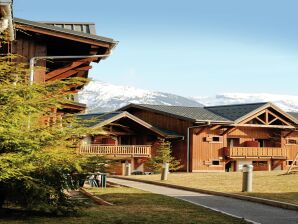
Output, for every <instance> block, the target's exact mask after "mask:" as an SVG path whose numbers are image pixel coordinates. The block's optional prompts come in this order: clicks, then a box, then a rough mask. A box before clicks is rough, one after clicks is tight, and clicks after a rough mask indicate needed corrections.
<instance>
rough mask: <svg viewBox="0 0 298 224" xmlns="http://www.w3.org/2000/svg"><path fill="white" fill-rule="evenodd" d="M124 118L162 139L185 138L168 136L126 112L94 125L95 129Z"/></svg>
mask: <svg viewBox="0 0 298 224" xmlns="http://www.w3.org/2000/svg"><path fill="white" fill-rule="evenodd" d="M122 118H128V119H130V120H132V121H134V122H136V123H138V124H139V125H141V126H143V127H145V128H147V129H149V130H151V131H152V132H154V133H155V134H157V135H158V136H160V137H163V138H177V137H183V136H177V135H173V134H167V133H165V132H164V131H162V130H160V129H158V128H156V127H154V126H152V125H151V124H149V123H147V122H145V121H143V120H141V119H140V118H138V117H136V116H134V115H132V114H130V113H128V112H126V111H123V112H122V113H119V114H118V115H116V116H113V117H112V118H110V119H107V120H105V121H102V122H100V123H98V124H96V125H94V126H93V127H104V126H106V125H108V124H111V123H112V122H115V121H117V120H120V119H122Z"/></svg>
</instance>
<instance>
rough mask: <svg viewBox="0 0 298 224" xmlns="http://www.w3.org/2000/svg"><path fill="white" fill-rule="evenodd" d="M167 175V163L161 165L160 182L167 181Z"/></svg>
mask: <svg viewBox="0 0 298 224" xmlns="http://www.w3.org/2000/svg"><path fill="white" fill-rule="evenodd" d="M168 173H169V163H164V164H162V169H161V180H167V179H168Z"/></svg>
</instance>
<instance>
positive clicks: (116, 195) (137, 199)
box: [0, 187, 246, 224]
mask: <svg viewBox="0 0 298 224" xmlns="http://www.w3.org/2000/svg"><path fill="white" fill-rule="evenodd" d="M91 191H92V192H93V193H95V194H96V195H98V196H99V197H101V198H102V199H104V200H106V201H109V202H112V203H113V204H114V205H113V206H98V205H94V204H91V203H90V205H89V207H86V208H84V211H83V213H82V215H81V216H77V217H38V216H35V217H28V216H27V217H26V216H24V217H22V216H16V217H14V218H11V217H10V218H9V216H8V218H3V217H1V216H0V217H1V218H0V223H1V224H2V223H3V224H4V223H5V224H10V223H16V224H24V223H32V224H35V223H36V224H37V223H38V224H40V223H42V224H51V223H53V224H58V223H59V224H66V223H67V224H81V223H84V224H95V223H105V224H113V223H115V224H124V223H127V224H134V223H142V224H146V223H148V224H149V223H150V224H151V223H155V224H158V223H171V224H172V223H189V224H191V223H192V224H195V223H204V224H205V223H206V224H208V223H232V224H233V223H246V222H244V221H243V220H239V219H236V218H232V217H229V216H227V215H224V214H221V213H217V212H214V211H211V210H209V209H205V208H202V207H199V206H196V205H193V204H190V203H187V202H184V201H180V200H177V199H174V198H170V197H167V196H162V195H157V194H152V193H148V192H145V191H141V190H137V189H133V188H125V187H121V188H107V189H92V190H91Z"/></svg>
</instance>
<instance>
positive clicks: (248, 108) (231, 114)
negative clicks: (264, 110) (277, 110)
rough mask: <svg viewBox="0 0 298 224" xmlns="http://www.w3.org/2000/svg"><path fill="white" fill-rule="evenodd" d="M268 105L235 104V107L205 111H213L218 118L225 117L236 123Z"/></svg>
mask: <svg viewBox="0 0 298 224" xmlns="http://www.w3.org/2000/svg"><path fill="white" fill-rule="evenodd" d="M266 104H268V103H248V104H234V105H222V106H212V107H205V109H207V110H209V111H211V112H212V113H214V114H217V115H218V116H221V117H224V118H226V119H228V120H231V121H236V120H238V119H239V118H241V117H243V116H245V115H247V114H249V113H251V112H253V111H254V110H257V109H258V108H260V107H262V106H264V105H266Z"/></svg>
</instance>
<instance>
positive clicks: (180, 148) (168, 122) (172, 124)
mask: <svg viewBox="0 0 298 224" xmlns="http://www.w3.org/2000/svg"><path fill="white" fill-rule="evenodd" d="M129 112H130V113H131V114H133V115H134V116H136V117H138V118H140V119H142V120H144V121H146V122H148V123H149V124H151V125H153V126H156V127H159V128H163V129H166V130H171V131H175V132H176V133H177V134H180V135H183V136H185V139H184V140H179V141H172V150H173V156H174V157H175V158H177V159H179V160H180V161H181V164H182V165H184V167H183V168H182V169H181V170H182V171H186V168H187V167H186V164H187V128H188V127H191V126H193V123H192V122H190V121H186V120H182V119H178V118H175V117H171V116H167V115H164V114H158V113H154V112H151V111H145V110H135V111H130V110H129Z"/></svg>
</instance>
